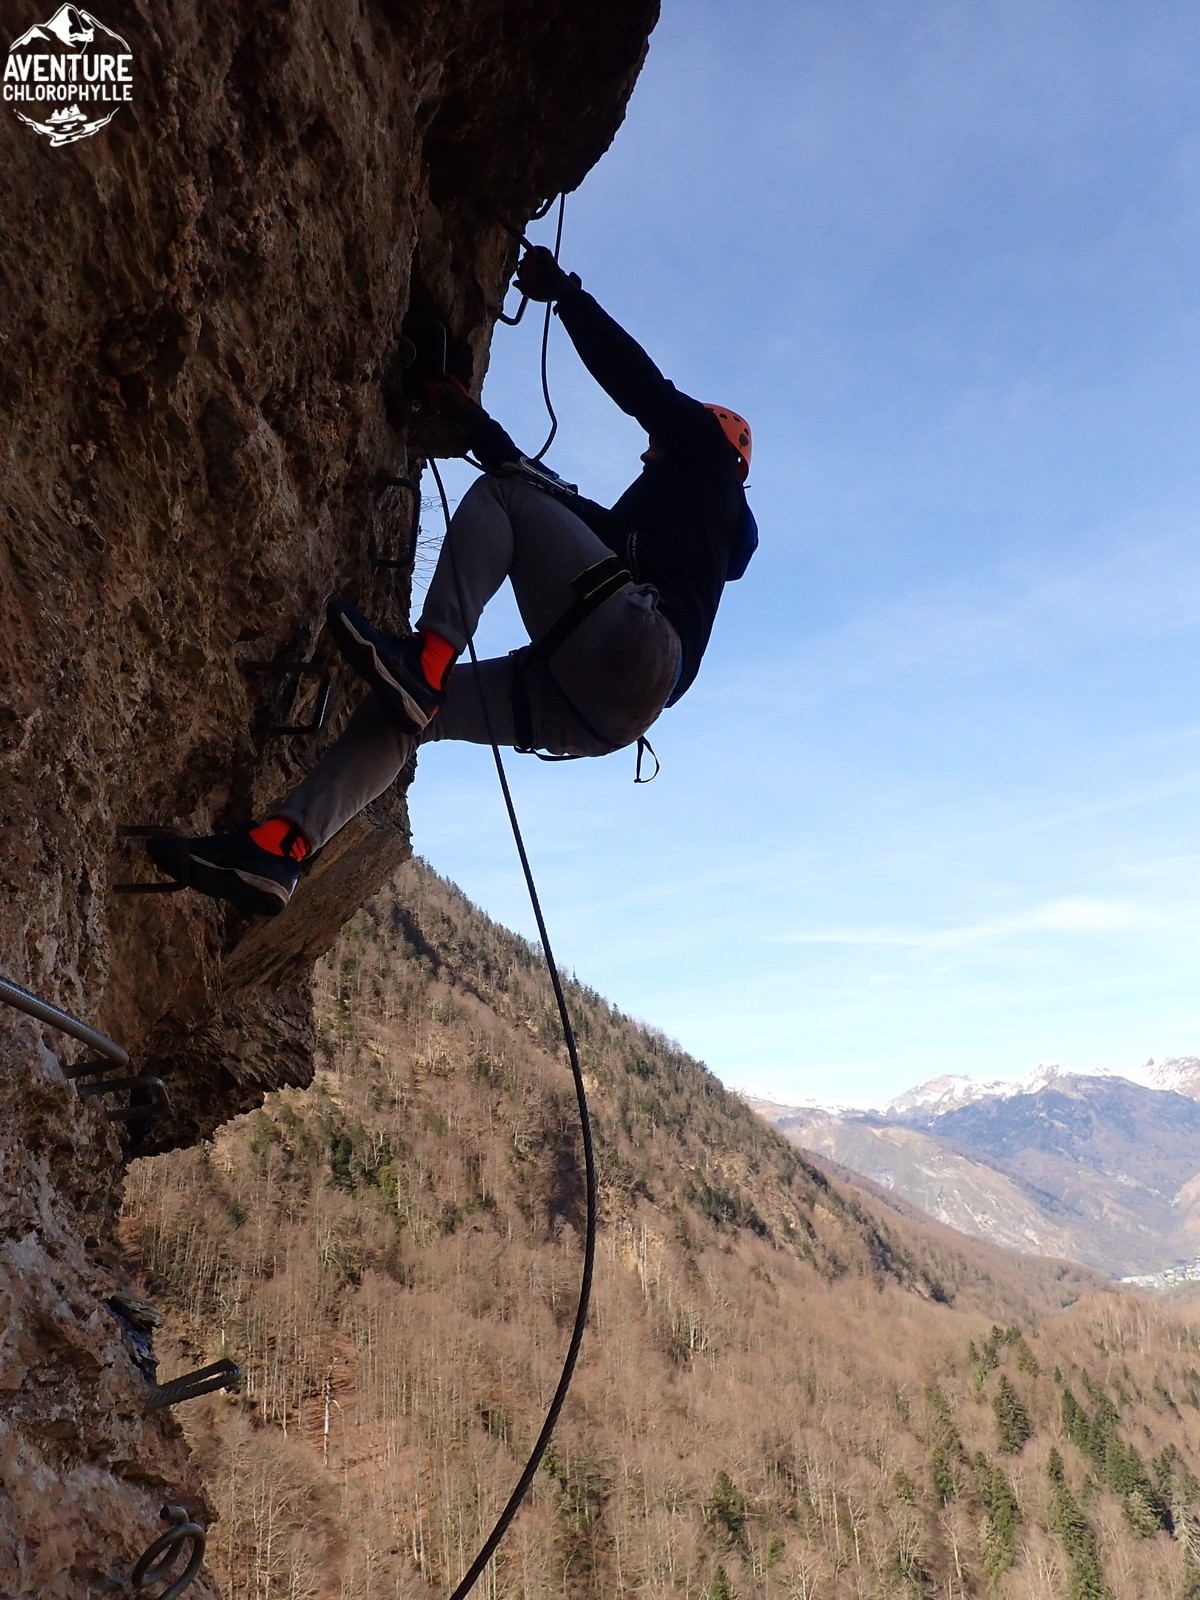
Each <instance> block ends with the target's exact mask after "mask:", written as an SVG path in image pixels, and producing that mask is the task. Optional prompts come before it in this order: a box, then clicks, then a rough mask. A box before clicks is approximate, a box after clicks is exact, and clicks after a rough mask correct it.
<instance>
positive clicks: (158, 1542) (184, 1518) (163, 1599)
mask: <svg viewBox="0 0 1200 1600" xmlns="http://www.w3.org/2000/svg"><path fill="white" fill-rule="evenodd" d="M162 1516H163V1517H164V1518H165V1520H166V1521H168V1522H172V1523H174V1527H173V1528H171V1529H170V1531H169V1532H167V1533H164V1534H163V1535H162V1536H161V1537H160V1538H158V1539H155V1541H154V1543H153V1544H152V1545H151V1546H150V1548H149V1549H148V1550H147V1551H146V1552H145V1554H144V1555H142V1556H141V1557H139V1559H138V1562H137V1565H136V1566H135V1567H134V1569H133V1572H132V1574H131V1575H130V1579H129V1582H130V1586H131V1587H132V1589H133V1592H134V1593H135V1594H140V1593H141V1592H142V1590H143V1589H146V1588H147V1587H148V1586H149V1585H150V1584H152V1583H162V1582H165V1581H166V1579H167V1578H168V1577H169V1575H170V1571H171V1568H172V1567H174V1566H175V1565H176V1563H177V1561H178V1558H179V1557H180V1555H182V1554H183V1550H184V1546H185V1544H187V1543H189V1542H190V1544H191V1550H190V1552H189V1554H188V1559H187V1565H186V1566H185V1567H184V1569H183V1571H182V1572H181V1573H180V1574H179V1576H178V1577H177V1578H176V1579H175V1580H174V1582H173V1583H172V1584H171V1586H170V1588H169V1589H164V1590H163V1592H162V1593H161V1594H160V1595H159V1596H158V1600H174V1597H175V1596H176V1595H180V1594H182V1593H183V1591H184V1590H185V1589H186V1588H187V1587H188V1585H189V1584H190V1583H191V1581H192V1579H193V1578H194V1577H195V1576H196V1574H197V1573H198V1572H199V1570H200V1568H201V1566H202V1565H203V1563H204V1546H205V1543H206V1542H207V1538H208V1535H207V1534H206V1533H205V1531H204V1529H203V1528H202V1527H201V1525H200V1524H199V1523H198V1522H193V1521H192V1519H191V1518H190V1517H189V1516H188V1513H187V1511H186V1510H185V1509H184V1507H183V1506H164V1507H163V1508H162Z"/></svg>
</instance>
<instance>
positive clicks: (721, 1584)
mask: <svg viewBox="0 0 1200 1600" xmlns="http://www.w3.org/2000/svg"><path fill="white" fill-rule="evenodd" d="M708 1600H737V1590H736V1589H735V1588H734V1587H733V1585H732V1584H731V1583H730V1581H729V1574H728V1573H727V1572H726V1571H725V1568H724V1567H723V1566H722V1565H721V1563H720V1562H719V1561H718V1562H717V1570H716V1571H715V1572H714V1573H713V1580H712V1583H711V1584H710V1585H709V1590H708Z"/></svg>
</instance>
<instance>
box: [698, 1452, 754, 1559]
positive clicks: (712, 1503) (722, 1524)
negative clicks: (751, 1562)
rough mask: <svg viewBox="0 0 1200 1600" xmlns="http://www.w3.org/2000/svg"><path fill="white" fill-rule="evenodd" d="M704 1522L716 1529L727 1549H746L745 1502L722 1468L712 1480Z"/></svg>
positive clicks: (705, 1506)
mask: <svg viewBox="0 0 1200 1600" xmlns="http://www.w3.org/2000/svg"><path fill="white" fill-rule="evenodd" d="M704 1520H705V1521H706V1522H707V1523H708V1524H709V1526H710V1527H712V1528H714V1529H716V1531H717V1535H718V1537H719V1538H720V1539H721V1540H722V1541H723V1542H724V1544H725V1545H726V1546H727V1547H728V1548H730V1549H734V1548H736V1549H739V1550H745V1549H746V1547H747V1540H746V1502H745V1500H744V1499H743V1498H742V1496H741V1495H740V1494H739V1493H738V1491H737V1489H736V1488H735V1487H734V1484H733V1479H732V1478H731V1477H730V1476H729V1474H728V1473H727V1472H726V1471H725V1469H724V1468H723V1467H722V1469H721V1470H720V1472H718V1473H717V1475H716V1477H715V1478H714V1479H713V1486H712V1492H711V1493H710V1495H709V1497H708V1499H707V1501H706V1502H705V1505H704ZM717 1570H718V1571H721V1570H722V1569H721V1568H719V1567H718V1569H717Z"/></svg>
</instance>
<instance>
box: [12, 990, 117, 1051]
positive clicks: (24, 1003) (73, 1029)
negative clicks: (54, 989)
mask: <svg viewBox="0 0 1200 1600" xmlns="http://www.w3.org/2000/svg"><path fill="white" fill-rule="evenodd" d="M0 1000H2V1001H3V1002H4V1003H5V1004H6V1005H10V1006H15V1007H16V1009H17V1010H18V1011H24V1012H25V1014H26V1015H27V1016H30V1017H36V1018H37V1019H38V1021H39V1022H44V1023H46V1024H47V1025H48V1026H49V1027H51V1028H57V1029H58V1031H59V1032H60V1033H69V1034H70V1036H71V1037H72V1039H78V1040H80V1041H81V1042H82V1043H83V1044H86V1045H88V1046H89V1047H90V1048H91V1049H92V1050H95V1051H97V1052H98V1053H99V1054H100V1055H102V1056H104V1057H105V1058H106V1059H107V1060H108V1061H110V1062H112V1063H113V1064H114V1065H115V1066H118V1067H127V1066H128V1065H129V1052H128V1051H127V1050H123V1049H122V1048H121V1046H120V1045H119V1044H117V1043H116V1041H115V1040H113V1039H110V1038H109V1037H108V1036H107V1034H103V1033H100V1032H98V1031H97V1030H96V1029H95V1028H90V1027H89V1026H88V1025H87V1023H86V1022H80V1020H79V1018H78V1017H73V1016H72V1015H71V1013H70V1012H69V1011H63V1010H62V1009H61V1008H60V1007H59V1006H56V1005H52V1004H51V1002H50V1001H49V1000H42V999H40V998H39V997H38V996H37V995H36V994H31V993H30V992H29V990H28V989H23V988H22V987H21V985H20V984H19V983H14V982H13V981H12V979H11V978H3V977H0Z"/></svg>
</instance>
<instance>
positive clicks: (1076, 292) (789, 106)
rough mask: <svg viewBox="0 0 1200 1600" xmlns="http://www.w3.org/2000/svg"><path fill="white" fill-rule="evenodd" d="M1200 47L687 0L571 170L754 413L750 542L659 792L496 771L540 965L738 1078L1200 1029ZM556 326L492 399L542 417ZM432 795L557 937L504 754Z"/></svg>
mask: <svg viewBox="0 0 1200 1600" xmlns="http://www.w3.org/2000/svg"><path fill="white" fill-rule="evenodd" d="M1197 60H1200V10H1198V9H1197V8H1196V7H1195V5H1194V4H1186V5H1185V4H1173V3H1156V4H1154V5H1152V6H1132V5H1129V4H1126V3H1123V0H1122V3H1107V0H1087V3H1083V0H1079V3H1073V0H1036V3H1023V0H1005V3H1004V4H1003V5H1001V4H999V3H995V4H990V5H988V4H982V3H978V4H977V3H968V0H954V3H952V4H950V3H945V4H943V3H936V0H929V3H922V0H910V3H907V4H899V3H896V0H856V4H854V5H852V6H848V5H845V4H844V3H842V0H806V3H805V4H803V5H794V4H785V3H782V0H775V3H770V0H759V3H757V4H756V5H754V6H752V7H751V6H730V5H728V4H726V3H719V0H665V3H664V8H663V18H662V21H661V23H660V25H659V28H658V30H657V31H656V33H655V35H654V38H653V40H652V41H651V48H650V56H649V59H648V62H647V65H646V68H645V70H644V72H643V74H642V77H641V79H640V81H639V84H638V87H637V89H636V90H635V93H634V97H633V100H632V102H631V105H630V108H629V113H628V116H627V118H626V121H625V124H624V126H623V127H622V129H621V131H620V132H619V134H618V136H617V138H616V140H615V142H614V144H613V147H612V149H611V150H610V151H609V153H608V155H607V156H606V157H605V158H604V160H603V161H602V162H601V163H600V164H599V166H598V167H597V168H596V169H595V170H594V171H593V172H592V173H591V174H590V175H589V177H588V178H587V180H586V182H585V183H584V184H583V186H582V187H581V189H580V190H579V191H578V192H577V193H576V194H575V195H573V196H571V197H570V198H569V200H568V204H567V220H566V230H565V235H564V243H563V261H564V263H565V264H566V265H568V266H569V267H572V268H574V269H576V270H577V271H579V273H580V274H581V276H582V277H583V279H584V282H585V284H586V285H587V287H588V288H589V289H591V290H592V291H593V293H595V294H596V295H597V296H598V298H599V299H600V300H601V302H602V303H603V304H604V305H606V306H607V308H608V309H609V310H610V311H611V312H612V313H613V314H614V315H615V316H616V317H617V318H618V320H620V321H622V322H623V323H624V324H625V325H626V326H627V327H628V328H629V330H630V331H631V332H632V333H633V334H634V335H635V337H637V338H639V339H640V340H641V342H642V343H643V344H645V346H646V347H647V349H649V351H650V352H651V354H652V355H653V356H654V358H655V359H656V360H657V361H658V363H659V365H660V366H661V367H662V368H663V370H664V371H665V372H667V374H668V375H669V376H671V377H672V378H674V379H675V381H676V382H677V383H678V384H679V385H680V387H682V388H684V389H686V390H688V391H689V392H691V393H694V394H696V395H698V396H699V397H700V398H702V399H718V400H721V401H724V402H726V403H727V404H729V405H732V406H734V407H736V408H737V409H738V410H739V411H742V412H743V413H744V414H745V415H747V416H748V417H749V418H750V420H751V423H752V425H753V427H754V439H755V459H754V468H753V472H752V474H751V485H752V487H751V490H750V499H751V503H752V504H753V506H754V509H755V513H756V515H757V518H758V521H759V525H760V528H761V530H762V546H761V548H760V551H759V554H758V556H757V557H756V559H755V561H754V563H753V564H752V566H751V568H750V571H749V573H748V574H747V576H746V578H745V579H744V580H743V582H741V583H740V584H736V585H732V586H731V587H730V588H729V589H728V591H727V595H726V600H725V602H724V604H723V607H722V611H721V614H720V616H719V618H718V621H717V627H716V630H715V634H714V640H713V644H712V646H711V648H710V651H709V654H708V656H707V657H706V660H705V665H704V669H703V671H702V673H701V676H700V678H699V680H698V682H697V684H696V686H695V687H694V688H693V689H692V690H691V692H690V693H689V694H688V696H687V697H686V699H685V700H684V701H683V702H682V703H681V704H680V705H679V706H678V707H677V708H675V709H674V710H673V711H672V712H670V713H668V714H667V715H666V716H665V717H664V718H663V719H662V720H661V721H660V722H659V724H658V725H657V727H656V729H655V730H654V731H653V733H652V735H651V737H652V739H653V742H654V744H655V747H656V749H657V750H658V753H659V756H660V758H661V760H662V763H663V770H662V773H661V775H660V776H659V777H658V778H657V779H656V781H655V782H654V783H653V784H651V785H650V786H648V787H642V788H635V787H634V786H633V782H632V779H633V758H632V755H631V754H620V755H616V756H613V757H610V758H608V759H606V760H603V761H593V762H577V763H570V764H565V765H560V766H546V765H544V764H542V763H538V762H534V761H533V760H532V759H531V758H529V757H517V756H510V757H509V758H508V761H507V766H508V771H509V774H510V780H511V782H512V784H513V788H514V793H515V795H516V800H517V805H518V809H519V811H520V815H521V820H522V825H523V827H524V829H525V832H526V838H527V843H528V847H529V851H530V855H531V858H532V861H533V865H534V870H535V873H536V875H537V878H538V883H539V888H540V890H541V894H542V897H543V902H544V905H545V910H546V915H547V919H548V922H549V925H550V929H551V935H552V938H553V940H554V942H555V946H556V950H557V953H558V956H559V959H560V961H561V963H562V964H563V965H564V966H565V967H567V968H568V969H573V970H574V971H575V972H576V973H577V974H578V975H579V976H580V977H581V978H582V979H583V980H584V981H585V982H587V983H589V984H591V985H592V986H593V987H595V988H597V989H599V990H600V991H601V993H603V994H604V995H606V996H607V997H608V998H610V999H611V1000H612V1001H613V1002H614V1003H615V1004H616V1005H618V1006H620V1007H621V1009H622V1010H624V1011H626V1012H629V1013H630V1014H632V1015H634V1016H637V1017H639V1018H640V1019H642V1020H644V1021H646V1022H649V1023H652V1024H653V1025H655V1026H657V1027H659V1028H661V1029H662V1030H663V1031H664V1032H665V1033H666V1034H668V1035H669V1036H670V1037H672V1038H674V1039H676V1040H678V1041H679V1042H680V1043H681V1044H682V1045H684V1047H685V1048H687V1049H688V1050H690V1051H692V1052H693V1053H694V1054H696V1055H697V1056H699V1057H700V1058H701V1059H703V1060H704V1061H706V1062H707V1064H708V1065H709V1066H710V1067H711V1068H712V1069H713V1071H715V1072H716V1073H717V1074H718V1075H719V1076H720V1077H721V1078H722V1079H723V1080H724V1081H725V1082H727V1083H729V1084H730V1085H733V1086H736V1087H750V1088H754V1089H758V1090H760V1091H763V1092H766V1093H770V1094H772V1095H775V1096H776V1097H778V1098H780V1099H783V1100H799V1099H806V1098H812V1099H818V1100H826V1101H840V1102H850V1103H859V1104H880V1103H883V1102H884V1101H886V1100H887V1099H889V1098H890V1097H892V1096H893V1095H895V1094H898V1093H900V1092H901V1091H902V1090H904V1089H905V1088H907V1087H909V1086H910V1085H912V1084H914V1083H917V1082H919V1081H921V1080H922V1079H924V1078H927V1077H931V1076H933V1075H935V1074H939V1073H944V1072H962V1073H966V1074H968V1075H970V1076H979V1077H996V1076H1007V1077H1013V1076H1020V1075H1023V1074H1025V1073H1027V1072H1029V1071H1032V1070H1033V1069H1034V1068H1035V1067H1036V1066H1038V1065H1039V1064H1043V1063H1050V1062H1056V1063H1058V1064H1059V1065H1061V1066H1063V1067H1064V1068H1067V1069H1071V1070H1077V1071H1087V1070H1090V1069H1094V1068H1101V1067H1103V1068H1107V1069H1117V1070H1119V1069H1120V1068H1121V1067H1122V1066H1125V1067H1132V1066H1134V1065H1136V1064H1137V1063H1140V1062H1142V1061H1144V1060H1146V1059H1147V1058H1148V1057H1155V1058H1157V1059H1163V1058H1165V1057H1168V1056H1172V1055H1182V1054H1191V1053H1196V1054H1200V1019H1198V1016H1197V1004H1196V1000H1195V995H1196V987H1197V972H1198V970H1200V911H1198V910H1197V907H1198V906H1200V682H1198V678H1200V674H1198V672H1197V665H1196V656H1197V650H1196V641H1197V635H1198V632H1200V538H1198V537H1197V535H1198V533H1200V447H1198V443H1197V422H1198V419H1200V298H1198V296H1197V290H1196V285H1197V283H1198V282H1200V114H1198V113H1197V109H1196V106H1197V99H1196V62H1197ZM537 236H538V237H540V238H543V239H544V240H546V242H550V240H551V238H552V228H551V224H550V223H543V224H540V225H538V228H537ZM511 303H514V302H510V304H511ZM539 337H540V318H538V317H537V316H535V315H534V314H533V312H532V311H531V313H529V314H527V316H526V318H525V320H524V322H523V323H522V324H521V326H520V327H518V328H516V329H510V328H506V327H499V328H497V331H496V336H495V341H494V344H493V356H492V366H491V370H490V372H489V375H488V378H487V382H486V384H485V388H484V401H485V403H486V404H487V405H488V407H489V408H490V409H491V410H492V411H494V412H495V413H496V414H497V415H498V416H499V417H501V418H502V420H503V421H504V422H505V424H506V426H507V427H508V428H509V431H510V432H511V433H513V434H514V436H515V437H517V438H518V440H520V441H522V442H523V443H527V445H528V447H529V448H530V449H536V448H537V446H538V445H539V444H540V443H541V440H542V439H543V438H544V436H545V432H546V427H547V424H546V421H545V414H544V411H543V409H542V405H541V399H540V390H539V383H538V370H537V369H538V343H539ZM551 338H552V345H551V357H550V379H551V387H552V392H553V396H554V400H555V406H556V409H557V410H558V413H559V417H560V431H559V435H558V439H557V440H556V442H555V444H554V446H553V448H552V450H551V452H550V457H549V460H550V462H551V464H552V465H553V466H554V467H555V468H556V469H557V470H558V471H559V472H560V473H562V474H563V475H564V476H565V477H568V478H570V479H572V480H574V481H578V482H579V483H580V484H581V486H583V487H584V489H585V491H586V492H588V493H589V494H591V495H592V496H593V497H594V498H597V499H611V498H615V496H616V495H617V494H618V493H619V492H620V490H621V489H622V488H623V487H624V486H625V484H626V483H627V482H628V480H629V479H630V478H631V477H632V476H633V475H634V473H635V472H636V470H637V469H638V461H637V456H638V453H639V451H640V450H641V448H643V441H642V438H641V435H640V434H639V433H638V431H637V429H636V426H635V425H634V424H633V423H631V422H629V421H628V419H626V418H624V417H623V416H622V415H621V414H620V413H619V412H617V411H616V410H615V408H614V407H613V406H612V405H611V403H610V402H608V401H607V400H606V398H605V397H604V395H603V394H602V393H601V392H600V391H599V390H598V389H597V388H596V387H595V385H594V384H592V382H591V380H590V379H589V378H588V377H587V375H586V373H585V372H584V371H583V369H582V367H581V365H580V363H579V362H578V359H577V358H576V357H575V355H574V352H573V350H572V349H571V346H570V343H569V341H568V339H567V338H566V336H565V334H564V332H563V330H562V329H561V328H560V327H558V326H557V324H556V325H555V327H554V329H553V331H552V335H551ZM466 481H468V480H467V478H465V477H464V476H462V475H461V474H460V475H458V476H456V477H455V479H454V484H455V485H456V489H457V492H461V488H462V487H463V486H464V485H465V483H466ZM439 520H440V519H439V518H438V516H437V515H436V513H434V512H432V511H430V512H428V513H427V514H426V517H425V528H426V530H427V533H428V536H429V538H430V540H431V552H432V548H433V547H434V545H433V543H432V542H433V541H434V540H435V538H436V532H437V528H438V524H439ZM519 642H520V632H519V624H518V623H517V621H516V619H515V613H514V612H513V610H512V608H511V606H510V605H508V604H507V602H503V603H502V602H499V601H498V602H497V604H496V606H495V607H494V608H493V610H492V611H490V612H489V618H488V619H487V621H486V623H485V626H484V628H483V629H482V630H481V633H480V637H479V640H478V644H479V647H480V649H481V652H482V653H491V652H498V651H503V650H507V649H509V648H512V647H513V646H514V645H516V644H517V643H519ZM410 803H411V809H412V815H413V824H414V843H415V847H416V849H417V850H418V852H419V853H420V854H422V855H423V856H424V857H425V858H426V859H428V860H429V861H430V862H431V863H432V864H433V865H434V866H435V867H436V868H437V869H438V870H439V871H441V872H443V873H445V874H447V875H448V876H449V877H451V878H453V879H454V881H455V882H457V883H458V884H460V885H461V887H462V888H463V889H464V890H465V891H466V892H467V893H468V895H469V896H470V897H471V898H472V899H474V900H475V901H476V902H477V903H479V904H481V905H482V906H483V907H484V908H485V909H486V910H488V911H489V912H490V913H491V914H492V915H494V916H496V917H497V918H498V919H499V920H501V921H502V922H505V923H506V924H507V925H509V926H511V927H514V928H517V929H519V930H520V931H522V932H525V933H530V934H532V932H533V924H532V919H531V915H530V913H529V910H528V907H527V904H526V902H525V899H524V888H523V885H522V882H521V880H520V876H519V871H518V867H517V863H516V859H515V855H514V851H513V846H512V843H511V839H510V837H509V834H508V829H507V821H506V819H505V816H504V814H503V810H502V806H501V802H500V797H499V794H498V792H497V789H496V782H495V777H494V773H493V770H492V765H491V757H490V754H489V753H488V752H487V751H478V750H470V749H465V748H450V747H438V748H436V749H431V750H430V751H428V752H426V753H425V755H424V756H423V757H422V759H421V764H420V770H419V774H418V779H417V782H416V783H415V784H414V786H413V789H412V792H411V797H410Z"/></svg>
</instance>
